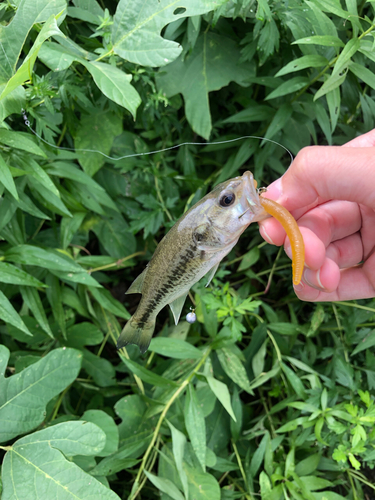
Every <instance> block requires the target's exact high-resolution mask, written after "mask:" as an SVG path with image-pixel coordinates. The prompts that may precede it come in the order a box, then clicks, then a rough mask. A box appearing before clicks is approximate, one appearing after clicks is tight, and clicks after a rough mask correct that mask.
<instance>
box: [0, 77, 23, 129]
mask: <svg viewBox="0 0 375 500" xmlns="http://www.w3.org/2000/svg"><path fill="white" fill-rule="evenodd" d="M5 85H6V84H5V83H3V84H2V85H0V95H1V92H2V91H3V90H4V88H5ZM25 105H26V99H25V89H24V88H23V87H17V88H16V89H14V90H13V92H11V93H10V94H8V95H7V96H6V97H5V98H4V99H2V100H1V101H0V123H1V122H2V121H4V120H5V118H7V117H8V116H9V115H11V114H13V113H17V114H18V115H19V114H20V113H21V110H22V109H23V108H24V107H25Z"/></svg>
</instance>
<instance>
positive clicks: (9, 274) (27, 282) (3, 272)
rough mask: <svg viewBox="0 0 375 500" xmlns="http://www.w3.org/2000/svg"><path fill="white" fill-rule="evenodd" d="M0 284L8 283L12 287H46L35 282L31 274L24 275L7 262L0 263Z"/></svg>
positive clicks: (23, 272) (39, 282) (24, 273)
mask: <svg viewBox="0 0 375 500" xmlns="http://www.w3.org/2000/svg"><path fill="white" fill-rule="evenodd" d="M0 283H10V284H12V285H24V286H35V287H38V288H45V287H46V286H47V285H46V284H44V283H42V282H41V281H39V280H37V279H36V278H34V276H32V275H31V274H28V273H26V272H25V271H23V270H22V269H19V268H18V267H16V266H12V264H8V263H7V262H0Z"/></svg>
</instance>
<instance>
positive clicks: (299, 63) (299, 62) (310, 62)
mask: <svg viewBox="0 0 375 500" xmlns="http://www.w3.org/2000/svg"><path fill="white" fill-rule="evenodd" d="M327 64H328V59H327V58H326V57H323V56H319V55H317V54H316V55H310V56H302V57H299V58H298V59H294V60H293V61H290V62H289V63H288V64H286V65H285V66H284V67H283V68H282V69H281V70H280V71H278V72H277V73H276V75H275V77H278V76H284V75H287V74H288V73H294V72H295V71H301V70H302V69H306V68H320V67H321V66H326V65H327Z"/></svg>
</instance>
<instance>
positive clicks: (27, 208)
mask: <svg viewBox="0 0 375 500" xmlns="http://www.w3.org/2000/svg"><path fill="white" fill-rule="evenodd" d="M18 194H19V200H18V203H17V205H18V206H19V208H20V209H21V210H23V211H24V212H26V213H28V214H30V215H33V216H34V217H37V218H38V219H45V220H51V218H50V217H48V215H46V214H45V213H44V212H42V211H41V210H39V208H38V207H37V206H36V205H35V204H34V203H33V202H32V201H31V199H30V198H29V197H28V196H27V194H25V193H24V192H22V191H21V192H19V193H18Z"/></svg>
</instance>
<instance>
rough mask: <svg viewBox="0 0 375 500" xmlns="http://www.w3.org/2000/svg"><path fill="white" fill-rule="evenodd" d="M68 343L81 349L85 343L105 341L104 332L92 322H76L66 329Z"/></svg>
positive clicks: (96, 343)
mask: <svg viewBox="0 0 375 500" xmlns="http://www.w3.org/2000/svg"><path fill="white" fill-rule="evenodd" d="M66 336H67V339H66V341H65V343H66V345H67V346H69V347H75V348H76V349H81V348H82V347H83V346H85V345H98V344H100V343H101V342H102V341H103V333H102V332H101V331H100V330H99V328H98V327H97V326H95V325H93V324H92V323H88V322H83V323H76V324H75V325H73V326H71V327H70V328H68V329H67V331H66Z"/></svg>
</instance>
